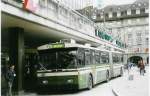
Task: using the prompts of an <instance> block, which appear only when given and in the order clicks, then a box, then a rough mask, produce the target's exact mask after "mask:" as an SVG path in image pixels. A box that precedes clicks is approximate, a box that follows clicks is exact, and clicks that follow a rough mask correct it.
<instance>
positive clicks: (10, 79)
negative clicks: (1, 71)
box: [6, 65, 16, 96]
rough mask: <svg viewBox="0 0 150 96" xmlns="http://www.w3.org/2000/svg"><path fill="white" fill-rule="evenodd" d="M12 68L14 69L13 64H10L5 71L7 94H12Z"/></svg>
mask: <svg viewBox="0 0 150 96" xmlns="http://www.w3.org/2000/svg"><path fill="white" fill-rule="evenodd" d="M14 69H15V65H10V67H9V68H8V70H7V72H6V80H7V84H8V90H7V96H12V85H13V81H14V78H15V76H16V74H15V71H14Z"/></svg>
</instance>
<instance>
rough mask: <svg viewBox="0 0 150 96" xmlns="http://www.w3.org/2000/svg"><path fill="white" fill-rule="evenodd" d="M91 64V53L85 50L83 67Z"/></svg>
mask: <svg viewBox="0 0 150 96" xmlns="http://www.w3.org/2000/svg"><path fill="white" fill-rule="evenodd" d="M90 64H91V52H90V50H89V49H85V65H90Z"/></svg>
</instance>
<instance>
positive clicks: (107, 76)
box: [106, 71, 109, 82]
mask: <svg viewBox="0 0 150 96" xmlns="http://www.w3.org/2000/svg"><path fill="white" fill-rule="evenodd" d="M108 81H109V71H107V73H106V82H108Z"/></svg>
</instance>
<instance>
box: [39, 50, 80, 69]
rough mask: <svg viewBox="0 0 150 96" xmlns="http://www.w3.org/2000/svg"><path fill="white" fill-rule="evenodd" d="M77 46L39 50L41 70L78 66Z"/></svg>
mask: <svg viewBox="0 0 150 96" xmlns="http://www.w3.org/2000/svg"><path fill="white" fill-rule="evenodd" d="M76 53H77V48H57V49H48V50H41V51H39V65H40V69H41V70H44V69H45V70H50V69H72V68H77V63H76Z"/></svg>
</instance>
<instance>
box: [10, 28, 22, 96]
mask: <svg viewBox="0 0 150 96" xmlns="http://www.w3.org/2000/svg"><path fill="white" fill-rule="evenodd" d="M8 30H9V56H10V62H9V63H10V64H14V65H15V72H16V77H15V81H14V83H13V84H14V89H15V91H17V93H18V94H19V93H20V92H22V91H23V66H24V65H23V62H24V29H23V28H19V27H13V28H9V29H8Z"/></svg>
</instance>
